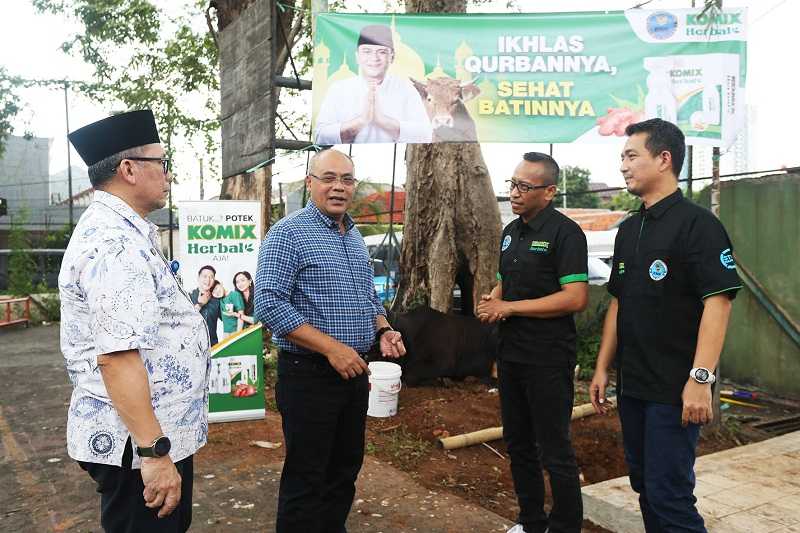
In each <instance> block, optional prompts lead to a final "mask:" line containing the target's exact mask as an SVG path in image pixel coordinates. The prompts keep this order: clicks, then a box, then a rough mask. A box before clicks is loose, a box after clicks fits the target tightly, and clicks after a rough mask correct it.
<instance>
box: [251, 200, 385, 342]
mask: <svg viewBox="0 0 800 533" xmlns="http://www.w3.org/2000/svg"><path fill="white" fill-rule="evenodd" d="M345 228H346V231H345V233H344V235H342V234H341V233H340V232H339V225H338V223H337V222H336V221H335V220H334V219H332V218H330V217H328V216H326V215H324V214H323V213H322V212H321V211H320V210H319V209H318V208H317V206H315V205H314V204H313V203H312V202H309V203H308V205H307V206H306V207H305V208H304V209H301V210H300V211H297V212H295V213H292V214H291V215H289V216H287V217H286V218H284V219H282V220H280V221H278V223H277V224H275V225H274V226H273V227H272V228H271V229H270V231H269V233H268V234H267V237H266V239H264V243H263V245H262V246H261V250H260V252H259V256H258V270H257V272H256V283H255V287H256V290H255V312H256V317H258V319H259V320H260V321H261V322H263V323H264V324H266V326H267V327H268V328H269V329H270V330H272V334H273V340H274V341H275V344H276V345H277V346H278V348H280V349H282V350H287V351H290V352H296V353H309V351H308V350H306V349H304V348H301V347H299V346H297V345H296V344H293V343H292V342H290V341H289V340H287V339H286V335H288V334H289V333H291V332H292V331H294V330H295V329H297V328H298V327H299V326H301V325H302V324H309V325H311V326H313V327H315V328H317V329H318V330H320V331H322V332H323V333H326V334H328V335H330V336H331V337H333V338H335V339H336V340H338V341H340V342H342V343H343V344H346V345H348V346H350V347H351V348H353V349H354V350H355V351H357V352H360V353H363V352H366V351H367V350H369V348H370V347H371V346H372V344H373V343H374V341H375V317H376V315H379V314H380V315H385V314H386V311H385V310H384V308H383V305H381V302H380V300H379V299H378V296H377V294H375V284H374V278H373V270H372V265H371V264H370V260H369V254H368V253H367V247H366V245H365V244H364V239H363V238H362V237H361V233H359V231H358V229H357V228H356V227H355V224H353V219H352V218H350V216H349V215H345Z"/></svg>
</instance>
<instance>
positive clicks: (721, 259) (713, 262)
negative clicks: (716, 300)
mask: <svg viewBox="0 0 800 533" xmlns="http://www.w3.org/2000/svg"><path fill="white" fill-rule="evenodd" d="M687 260H688V266H689V276H690V282H691V284H692V288H693V289H694V292H695V294H696V295H697V296H699V297H700V298H703V299H705V298H708V297H709V296H713V295H715V294H720V293H726V294H727V295H728V296H729V297H730V298H731V299H733V298H735V297H736V292H737V291H738V290H739V289H741V288H742V281H741V279H739V274H738V273H737V272H736V262H735V260H734V258H733V245H732V244H731V241H730V239H729V238H728V234H727V232H726V231H725V228H724V227H723V226H722V223H721V222H720V221H719V220H718V219H717V218H716V217H714V216H713V215H711V214H707V215H704V216H702V217H698V219H697V220H696V221H695V223H694V226H693V228H692V229H691V231H690V234H689V238H688V250H687Z"/></svg>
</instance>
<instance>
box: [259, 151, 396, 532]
mask: <svg viewBox="0 0 800 533" xmlns="http://www.w3.org/2000/svg"><path fill="white" fill-rule="evenodd" d="M309 168H310V171H309V173H308V175H307V176H306V186H307V187H308V190H309V191H310V192H311V201H310V202H309V203H308V205H307V206H306V207H305V208H304V209H302V210H300V211H298V212H296V213H293V214H291V215H289V216H288V217H286V218H284V219H282V220H280V221H279V222H278V223H277V224H275V226H273V227H272V229H271V230H270V232H269V234H268V235H267V238H266V239H265V240H264V244H263V246H262V247H261V252H260V255H259V258H258V271H257V273H256V287H258V289H257V291H256V294H255V311H256V316H257V317H258V319H259V320H261V321H262V322H263V323H264V324H266V325H267V327H268V328H269V329H271V330H272V333H273V336H274V337H273V338H274V341H275V344H277V345H278V349H279V351H278V383H277V386H276V390H275V396H276V400H277V404H278V410H279V411H280V413H281V417H282V418H283V435H284V439H285V441H286V459H285V461H284V466H283V474H282V475H281V484H280V492H279V494H278V518H277V525H276V530H277V532H278V533H284V532H297V531H302V532H303V533H317V532H320V533H328V532H330V533H341V532H345V531H346V530H345V527H344V524H345V521H346V520H347V515H348V513H349V512H350V506H351V505H352V502H353V496H354V494H355V481H356V478H357V477H358V472H359V470H360V469H361V464H362V462H363V458H364V427H365V424H366V413H367V402H368V395H369V381H368V378H367V376H368V374H369V368H368V367H367V364H366V362H364V359H363V358H362V356H361V354H363V353H365V352H366V351H368V350H369V349H370V347H371V346H372V345H373V344H374V343H376V342H379V343H380V350H381V353H382V354H383V355H384V356H385V357H392V358H397V357H400V356H402V355H405V353H406V350H405V347H404V346H403V341H402V338H401V336H400V332H397V331H394V330H393V329H392V328H391V326H390V325H389V322H388V321H387V320H386V311H385V310H384V308H383V306H382V305H381V302H380V300H379V299H378V297H377V295H376V294H375V287H374V283H373V272H372V266H371V265H370V261H369V255H368V254H367V248H366V245H365V244H364V239H363V238H362V237H361V234H360V233H359V232H358V229H357V228H356V227H355V224H354V223H353V219H352V218H351V217H350V216H349V215H348V214H347V208H348V207H349V206H350V203H351V201H352V199H353V193H354V191H355V186H356V179H355V176H354V172H355V171H354V167H353V161H352V160H351V159H350V158H349V157H348V156H346V155H345V154H343V153H341V152H338V151H336V150H326V151H324V152H320V153H318V154H317V155H315V156H314V158H313V159H312V160H311V163H310V165H309Z"/></svg>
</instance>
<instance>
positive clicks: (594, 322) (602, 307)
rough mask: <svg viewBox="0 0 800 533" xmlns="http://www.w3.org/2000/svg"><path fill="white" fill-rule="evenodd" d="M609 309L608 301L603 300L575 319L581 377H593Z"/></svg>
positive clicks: (586, 378)
mask: <svg viewBox="0 0 800 533" xmlns="http://www.w3.org/2000/svg"><path fill="white" fill-rule="evenodd" d="M607 310H608V302H607V301H606V300H601V301H600V302H599V303H597V304H596V305H595V308H594V309H593V310H591V312H584V313H583V314H582V316H581V317H580V319H579V320H576V321H575V329H576V337H577V338H576V355H577V362H578V364H579V365H580V366H581V371H580V374H579V375H578V377H579V378H580V379H585V380H588V379H592V375H593V374H594V367H595V365H596V364H597V352H598V350H600V337H601V336H602V334H603V322H604V321H605V317H606V311H607Z"/></svg>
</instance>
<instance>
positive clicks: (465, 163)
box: [393, 0, 502, 314]
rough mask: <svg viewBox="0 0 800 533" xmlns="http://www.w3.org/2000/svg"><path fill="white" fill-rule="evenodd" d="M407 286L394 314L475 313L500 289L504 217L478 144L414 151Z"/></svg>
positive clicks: (405, 250)
mask: <svg viewBox="0 0 800 533" xmlns="http://www.w3.org/2000/svg"><path fill="white" fill-rule="evenodd" d="M406 11H407V12H409V13H425V12H450V13H458V12H462V13H463V12H464V11H466V0H407V1H406ZM406 168H407V174H406V185H405V187H406V212H405V225H404V227H403V245H402V248H401V255H400V272H401V273H402V274H401V279H400V285H399V287H398V294H397V297H396V299H395V302H394V305H393V309H394V310H395V311H405V310H408V309H411V308H414V307H416V306H418V305H423V304H427V305H430V306H431V307H432V308H434V309H436V310H437V311H441V312H445V313H446V312H448V311H450V309H451V307H452V293H453V287H454V285H455V284H456V283H457V284H458V286H459V287H460V288H461V309H462V313H464V314H474V312H475V305H476V304H477V301H478V300H479V299H480V295H481V294H486V293H488V292H489V291H491V289H492V287H494V285H495V283H496V274H497V261H498V259H499V246H500V233H501V229H502V228H501V222H500V210H499V208H498V206H497V200H496V198H495V195H494V190H493V188H492V181H491V177H490V176H489V171H488V170H487V168H486V163H484V161H483V155H482V154H481V148H480V145H479V144H477V143H448V144H445V143H440V144H415V145H408V147H407V149H406Z"/></svg>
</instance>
